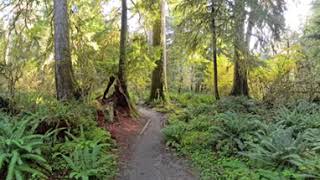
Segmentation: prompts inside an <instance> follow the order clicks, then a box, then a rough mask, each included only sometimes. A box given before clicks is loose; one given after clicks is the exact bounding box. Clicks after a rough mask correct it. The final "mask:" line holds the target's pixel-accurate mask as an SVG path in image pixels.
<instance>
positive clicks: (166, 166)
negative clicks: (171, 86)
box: [117, 107, 198, 180]
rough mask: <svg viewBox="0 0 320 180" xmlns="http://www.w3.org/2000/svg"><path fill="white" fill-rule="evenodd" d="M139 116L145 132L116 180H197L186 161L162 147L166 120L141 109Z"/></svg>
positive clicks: (135, 140) (162, 116)
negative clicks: (142, 120)
mask: <svg viewBox="0 0 320 180" xmlns="http://www.w3.org/2000/svg"><path fill="white" fill-rule="evenodd" d="M139 112H140V114H141V116H142V118H145V120H146V121H148V120H150V119H151V121H150V124H149V125H148V128H147V129H146V130H145V131H144V133H143V134H142V135H140V136H137V137H136V138H135V139H134V140H133V142H132V143H133V145H132V146H131V147H130V150H129V151H130V152H131V153H130V158H129V160H128V161H127V162H125V163H124V164H123V166H122V168H121V172H120V175H119V177H118V178H117V179H118V180H197V179H198V178H197V177H196V175H194V173H193V171H192V170H191V168H190V167H188V165H187V163H186V161H185V160H182V159H179V158H178V157H176V156H175V155H173V154H172V153H170V152H169V151H168V150H167V149H166V147H165V145H164V138H163V134H162V133H161V131H160V130H161V127H162V124H163V123H164V121H165V116H164V115H163V114H161V113H158V112H155V111H153V110H151V109H148V108H144V107H141V108H139Z"/></svg>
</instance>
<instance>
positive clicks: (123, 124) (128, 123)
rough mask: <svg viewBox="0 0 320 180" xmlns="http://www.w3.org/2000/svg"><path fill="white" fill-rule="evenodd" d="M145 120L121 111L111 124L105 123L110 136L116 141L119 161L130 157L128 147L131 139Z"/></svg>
mask: <svg viewBox="0 0 320 180" xmlns="http://www.w3.org/2000/svg"><path fill="white" fill-rule="evenodd" d="M144 124H145V122H144V121H141V120H140V119H135V118H132V117H129V116H127V115H123V114H122V113H118V119H117V121H116V122H114V123H112V124H108V125H106V127H107V129H108V131H109V132H110V134H111V137H112V138H114V139H115V140H116V141H117V144H118V147H119V155H120V159H121V161H127V160H129V158H130V149H131V145H132V144H133V140H134V139H136V136H137V135H138V134H139V132H140V131H141V129H142V128H143V126H144Z"/></svg>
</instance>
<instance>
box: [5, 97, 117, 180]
mask: <svg viewBox="0 0 320 180" xmlns="http://www.w3.org/2000/svg"><path fill="white" fill-rule="evenodd" d="M18 98H20V99H18V100H17V101H16V102H18V103H16V105H17V106H16V108H17V109H19V111H18V112H19V113H18V114H11V115H8V114H6V113H1V112H0V177H7V179H48V178H50V179H70V178H78V179H79V178H82V179H87V177H88V178H89V177H93V178H95V179H101V180H102V179H103V180H105V179H112V178H113V177H114V176H115V174H116V172H117V166H116V156H114V155H113V154H114V152H113V151H114V149H115V146H114V141H113V140H112V138H111V135H110V134H109V132H107V131H106V130H105V129H102V128H99V127H98V126H97V123H96V121H95V117H96V114H95V113H96V112H95V109H94V107H92V106H90V105H87V104H84V103H79V102H71V103H61V102H58V101H56V100H55V99H54V98H52V97H51V98H50V97H49V98H46V97H44V96H33V95H32V96H30V97H29V96H23V97H19V96H18ZM57 154H59V155H60V156H57ZM53 155H56V156H53ZM71 161H72V162H73V164H72V163H71Z"/></svg>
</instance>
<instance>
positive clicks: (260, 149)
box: [242, 126, 308, 168]
mask: <svg viewBox="0 0 320 180" xmlns="http://www.w3.org/2000/svg"><path fill="white" fill-rule="evenodd" d="M273 128H274V129H273V131H272V132H270V133H266V134H260V135H259V136H258V138H259V141H258V143H252V142H250V143H249V145H250V150H249V152H246V153H242V154H243V155H245V156H247V157H249V158H250V159H252V160H254V161H256V162H258V163H259V164H260V165H262V166H271V167H277V168H284V167H299V166H300V165H301V164H302V162H303V159H304V157H305V156H306V155H307V152H308V151H307V143H306V142H305V141H304V140H303V137H302V135H301V134H298V135H297V136H296V137H295V136H294V133H293V128H283V127H274V126H273Z"/></svg>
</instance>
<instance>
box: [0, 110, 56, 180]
mask: <svg viewBox="0 0 320 180" xmlns="http://www.w3.org/2000/svg"><path fill="white" fill-rule="evenodd" d="M0 122H1V124H0V172H5V174H6V179H7V180H11V179H27V178H28V177H29V178H31V177H38V178H46V177H47V175H46V174H47V173H48V172H50V171H51V167H50V166H49V164H48V162H47V160H46V159H45V157H44V156H43V154H42V148H41V147H42V146H43V143H44V139H45V137H46V136H44V135H40V134H34V132H33V130H34V129H35V128H34V127H30V125H29V124H32V122H30V120H29V119H22V120H19V121H18V120H16V119H13V118H9V117H8V116H5V115H4V114H0Z"/></svg>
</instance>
